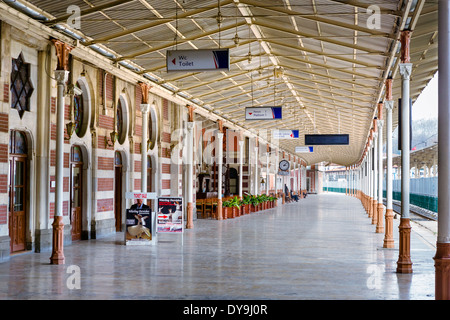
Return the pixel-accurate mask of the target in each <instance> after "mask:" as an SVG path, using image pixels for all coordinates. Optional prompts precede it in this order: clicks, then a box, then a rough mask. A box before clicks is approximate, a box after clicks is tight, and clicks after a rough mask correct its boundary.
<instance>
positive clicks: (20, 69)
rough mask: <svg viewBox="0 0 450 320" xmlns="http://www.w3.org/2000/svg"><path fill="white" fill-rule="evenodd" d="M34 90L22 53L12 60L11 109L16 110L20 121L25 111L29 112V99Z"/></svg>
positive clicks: (27, 65)
mask: <svg viewBox="0 0 450 320" xmlns="http://www.w3.org/2000/svg"><path fill="white" fill-rule="evenodd" d="M33 91H34V88H33V84H32V83H31V77H30V64H29V63H26V62H25V60H24V58H23V54H22V52H21V53H20V54H19V57H17V59H14V58H13V59H12V70H11V108H14V109H17V112H19V117H20V118H21V119H22V117H23V114H24V113H25V111H30V98H31V94H32V93H33Z"/></svg>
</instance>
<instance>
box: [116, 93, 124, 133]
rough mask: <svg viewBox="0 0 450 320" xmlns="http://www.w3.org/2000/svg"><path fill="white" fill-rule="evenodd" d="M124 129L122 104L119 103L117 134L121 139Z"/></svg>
mask: <svg viewBox="0 0 450 320" xmlns="http://www.w3.org/2000/svg"><path fill="white" fill-rule="evenodd" d="M122 128H123V118H122V103H121V102H120V99H119V102H118V104H117V112H116V132H117V133H118V135H119V137H120V136H122Z"/></svg>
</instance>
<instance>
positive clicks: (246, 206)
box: [242, 195, 251, 214]
mask: <svg viewBox="0 0 450 320" xmlns="http://www.w3.org/2000/svg"><path fill="white" fill-rule="evenodd" d="M250 199H251V196H250V195H245V196H244V197H243V198H242V204H243V206H244V211H243V213H244V214H249V213H250Z"/></svg>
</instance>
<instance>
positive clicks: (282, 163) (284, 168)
mask: <svg viewBox="0 0 450 320" xmlns="http://www.w3.org/2000/svg"><path fill="white" fill-rule="evenodd" d="M279 166H280V170H282V171H287V170H289V166H290V164H289V161H287V160H281V161H280V165H279Z"/></svg>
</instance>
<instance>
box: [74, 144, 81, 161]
mask: <svg viewBox="0 0 450 320" xmlns="http://www.w3.org/2000/svg"><path fill="white" fill-rule="evenodd" d="M81 159H82V158H81V149H80V147H79V146H73V148H72V161H73V162H81Z"/></svg>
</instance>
